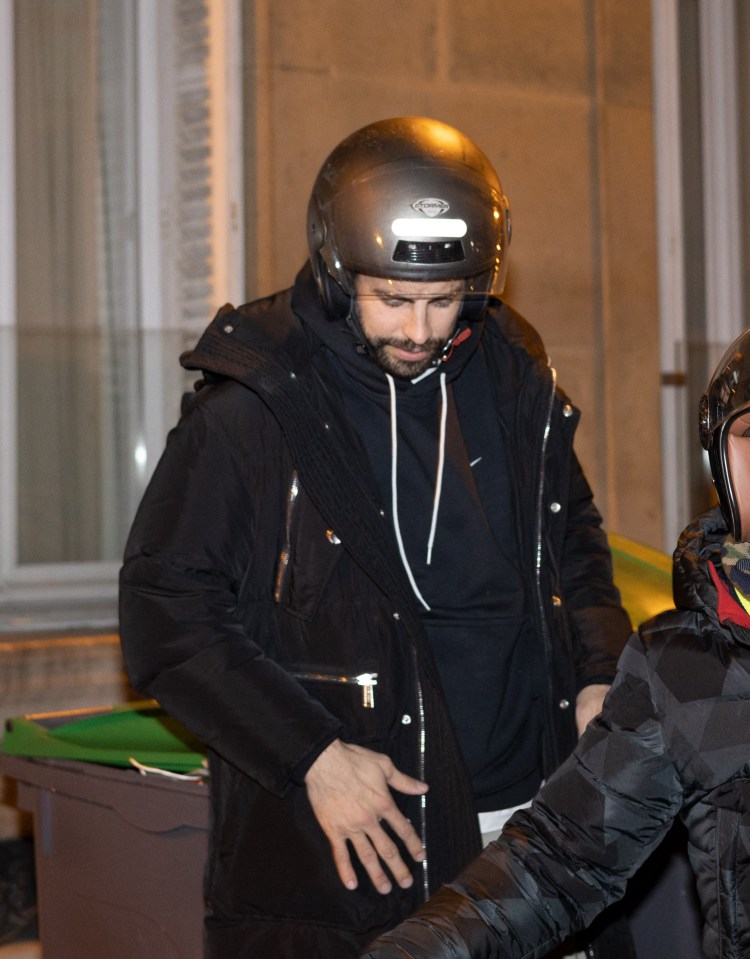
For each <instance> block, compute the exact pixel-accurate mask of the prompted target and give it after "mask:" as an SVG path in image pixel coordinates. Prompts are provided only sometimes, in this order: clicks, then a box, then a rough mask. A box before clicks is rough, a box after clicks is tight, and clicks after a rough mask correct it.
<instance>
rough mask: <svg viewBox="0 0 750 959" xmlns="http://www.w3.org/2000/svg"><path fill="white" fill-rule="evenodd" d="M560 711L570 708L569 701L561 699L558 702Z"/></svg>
mask: <svg viewBox="0 0 750 959" xmlns="http://www.w3.org/2000/svg"><path fill="white" fill-rule="evenodd" d="M559 706H560V709H567V708H568V706H570V701H569V700H567V699H561V700H560V702H559Z"/></svg>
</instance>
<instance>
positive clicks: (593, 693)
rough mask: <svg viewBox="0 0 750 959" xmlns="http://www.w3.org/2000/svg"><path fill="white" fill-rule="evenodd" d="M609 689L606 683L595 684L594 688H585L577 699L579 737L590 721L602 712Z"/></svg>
mask: <svg viewBox="0 0 750 959" xmlns="http://www.w3.org/2000/svg"><path fill="white" fill-rule="evenodd" d="M608 689H609V686H608V685H606V684H604V683H594V684H593V685H592V686H584V687H583V689H582V690H581V691H580V693H579V694H578V696H577V697H576V726H577V727H578V735H579V736H581V735H582V734H583V731H584V729H585V728H586V726H588V724H589V721H590V720H592V719H593V718H594V716H598V715H599V713H600V712H601V711H602V703H603V702H604V697H605V696H606V695H607V690H608Z"/></svg>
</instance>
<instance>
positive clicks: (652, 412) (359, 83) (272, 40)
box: [243, 0, 664, 548]
mask: <svg viewBox="0 0 750 959" xmlns="http://www.w3.org/2000/svg"><path fill="white" fill-rule="evenodd" d="M243 10H244V16H245V49H246V87H245V94H246V113H245V120H246V129H245V145H246V157H247V162H246V186H247V199H248V223H247V249H248V285H249V291H248V292H249V295H250V296H254V295H259V294H265V293H268V292H271V291H272V290H274V289H276V288H278V287H281V286H285V285H288V284H289V283H291V282H292V280H293V278H294V275H295V273H296V270H297V269H298V267H299V266H300V265H301V264H302V262H303V261H304V258H305V212H306V206H307V199H308V195H309V190H310V187H311V185H312V181H313V179H314V177H315V174H316V173H317V170H318V168H319V166H320V164H321V163H322V161H323V160H324V158H325V156H326V155H327V153H328V152H329V151H330V150H331V149H332V148H333V147H334V146H335V145H336V144H337V143H338V142H339V141H340V140H341V139H342V138H343V137H344V136H346V135H347V134H348V133H350V132H352V131H353V130H354V129H356V128H358V127H359V126H362V125H364V124H366V123H369V122H371V121H373V120H375V119H380V118H383V117H386V116H395V115H403V114H422V115H428V116H434V117H437V118H438V119H441V120H444V121H446V122H448V123H452V124H454V125H455V126H457V127H459V128H460V129H462V130H463V131H465V132H466V133H467V134H469V136H471V137H472V138H474V139H475V140H476V142H477V143H478V144H479V145H480V146H481V147H482V148H483V149H484V151H485V152H486V153H487V154H488V155H489V157H490V159H491V160H492V161H493V163H494V164H495V166H496V167H497V169H498V172H499V174H500V177H501V180H502V183H503V187H504V189H505V192H506V193H507V195H508V197H509V199H510V203H511V209H512V216H513V242H512V244H511V251H510V252H511V255H510V271H509V277H508V285H507V288H506V298H507V299H508V301H509V302H510V303H511V304H512V305H513V306H514V307H516V309H518V310H520V311H521V312H522V313H524V314H525V315H526V316H527V318H528V319H529V320H531V322H532V323H534V325H535V326H537V328H538V329H539V331H540V332H541V334H542V335H543V337H544V339H545V342H546V344H547V348H548V350H549V353H550V357H551V361H552V364H553V365H554V366H555V367H556V368H557V370H558V373H559V377H560V382H561V384H562V385H563V386H564V388H565V389H566V391H567V392H568V393H569V394H570V395H571V397H572V398H573V400H574V401H575V402H576V403H577V404H578V405H579V406H580V407H581V409H582V411H583V418H582V422H581V427H580V431H579V434H578V442H577V449H578V453H579V456H580V458H581V460H582V462H583V463H584V466H585V469H586V471H587V474H588V476H589V479H590V481H591V484H592V486H593V488H594V491H595V494H596V498H597V502H598V504H599V506H600V508H601V509H602V512H603V513H604V516H605V522H606V524H607V527H608V528H609V529H611V530H612V531H615V532H619V533H622V534H624V535H627V536H630V537H632V538H635V539H638V540H641V541H643V542H645V543H647V544H648V545H651V546H654V547H657V548H663V547H664V544H663V543H662V506H661V496H662V494H661V464H660V438H659V425H658V424H659V412H658V411H659V380H658V376H659V370H658V342H659V331H658V299H657V265H656V229H655V201H654V158H653V136H652V120H653V116H652V100H651V21H650V0H632V2H630V3H627V4H624V3H622V2H618V0H462V2H461V3H456V2H455V0H410V2H408V3H403V2H402V0H379V2H378V3H375V4H374V3H371V2H370V0H314V2H313V0H291V2H289V3H275V2H273V0H244V6H243Z"/></svg>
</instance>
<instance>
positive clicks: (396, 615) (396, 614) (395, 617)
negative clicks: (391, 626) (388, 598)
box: [393, 613, 401, 619]
mask: <svg viewBox="0 0 750 959" xmlns="http://www.w3.org/2000/svg"><path fill="white" fill-rule="evenodd" d="M393 618H394V619H401V614H400V613H394V614H393Z"/></svg>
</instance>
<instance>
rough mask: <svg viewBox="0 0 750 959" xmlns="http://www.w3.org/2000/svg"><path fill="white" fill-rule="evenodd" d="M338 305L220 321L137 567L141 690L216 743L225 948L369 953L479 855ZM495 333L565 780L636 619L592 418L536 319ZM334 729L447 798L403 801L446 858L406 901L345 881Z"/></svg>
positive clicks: (136, 531)
mask: <svg viewBox="0 0 750 959" xmlns="http://www.w3.org/2000/svg"><path fill="white" fill-rule="evenodd" d="M320 309H321V308H320V303H319V300H318V297H317V294H316V291H315V287H314V284H313V282H312V280H311V278H310V276H309V275H308V274H303V275H302V276H301V277H300V279H299V280H298V283H297V284H296V286H295V288H294V289H293V290H292V291H287V292H285V293H283V294H280V295H278V296H276V297H273V298H270V299H268V300H264V301H261V302H259V303H255V304H251V305H249V306H245V307H241V308H240V309H238V310H232V309H231V308H229V309H225V310H224V311H222V312H220V314H219V315H218V316H217V318H216V319H215V320H214V322H213V323H212V324H211V326H210V327H209V328H208V330H207V331H206V333H205V334H204V336H203V337H202V339H201V341H200V343H199V344H198V346H197V348H196V350H195V351H193V353H191V354H190V355H189V356H188V357H187V358H186V359H185V361H184V362H185V364H186V365H187V366H188V367H190V368H195V369H200V370H202V371H204V375H205V385H204V387H203V388H202V389H200V390H199V391H198V393H197V394H196V396H195V397H194V398H193V399H192V400H191V401H190V402H189V403H188V404H187V407H186V411H185V415H184V416H183V418H182V420H181V422H180V424H179V425H178V426H177V428H176V429H175V430H173V431H172V433H171V434H170V437H169V440H168V444H167V448H166V451H165V453H164V456H163V458H162V460H161V462H160V463H159V465H158V466H157V469H156V472H155V475H154V477H153V479H152V481H151V484H150V486H149V489H148V490H147V492H146V494H145V496H144V499H143V502H142V504H141V507H140V509H139V512H138V515H137V517H136V519H135V522H134V525H133V529H132V532H131V536H130V539H129V542H128V545H127V549H126V556H125V563H124V566H123V570H122V575H121V636H122V644H123V649H124V653H125V658H126V662H127V665H128V669H129V672H130V675H131V678H132V681H133V684H134V685H135V687H136V688H137V689H138V690H140V691H142V692H144V693H147V694H148V695H151V696H154V697H155V698H157V699H158V700H159V701H160V702H161V703H162V705H163V706H164V707H165V708H166V709H167V710H168V711H169V712H170V713H172V714H173V715H175V716H176V717H178V718H179V719H180V720H181V721H182V722H183V723H184V724H185V725H186V726H187V727H188V728H190V729H191V730H192V731H193V732H194V733H195V734H196V735H197V736H199V737H200V738H201V739H202V740H203V741H204V742H205V743H206V744H207V745H208V747H209V749H210V754H211V777H212V778H211V795H212V809H213V835H212V855H211V858H210V865H209V871H208V874H207V896H208V955H209V956H212V957H228V956H231V957H232V959H242V957H246V956H247V957H250V956H253V957H255V956H259V955H269V956H270V955H273V956H274V959H283V957H284V956H290V957H292V956H293V957H299V956H325V957H327V959H335V957H351V956H354V955H356V953H357V952H358V950H359V949H360V948H362V946H363V945H364V944H365V943H366V942H368V941H369V940H370V939H372V937H373V936H374V935H375V934H376V933H377V932H378V931H379V930H383V929H385V928H388V927H389V926H390V925H392V924H393V923H394V922H395V921H397V920H398V919H399V918H402V917H403V916H406V915H408V914H409V913H410V912H411V911H413V909H414V908H415V907H416V906H417V905H418V904H419V902H420V901H421V900H422V899H423V898H424V895H425V893H427V892H429V891H434V890H435V889H436V888H437V887H438V885H439V884H440V883H441V882H444V881H447V880H448V879H449V878H451V877H452V876H454V875H455V874H456V873H457V872H458V870H459V869H460V868H463V866H464V865H465V864H466V863H467V862H468V861H469V860H470V859H471V857H472V856H473V855H474V854H475V853H476V852H477V851H478V830H477V824H476V816H475V814H474V811H473V808H472V799H471V795H470V791H469V786H468V782H467V779H466V775H465V771H464V768H463V763H462V760H461V759H460V756H459V754H458V750H457V748H456V745H455V739H454V735H453V732H452V728H451V725H450V721H449V719H448V716H447V712H446V708H445V703H444V700H443V696H442V693H441V690H440V684H439V681H438V680H437V677H436V671H435V666H434V663H433V662H432V658H431V656H430V653H429V649H428V648H427V644H426V640H425V636H424V631H423V628H422V624H421V621H420V614H419V611H418V610H417V608H416V604H415V600H414V597H413V594H412V592H411V590H410V587H409V585H408V582H407V580H406V577H405V574H404V570H403V566H402V564H401V561H400V558H399V556H398V553H397V551H396V548H395V544H394V538H393V535H392V531H391V530H390V528H389V524H388V521H387V520H386V519H385V517H384V515H383V510H382V509H381V504H380V502H379V500H378V495H377V492H376V490H375V486H374V483H373V481H372V479H371V476H370V469H369V466H368V464H367V459H366V456H365V455H364V452H363V451H362V450H361V449H360V447H359V444H358V439H357V436H356V435H354V434H353V433H352V431H351V429H350V428H349V426H348V424H347V423H346V422H345V420H344V419H343V417H342V403H341V400H340V397H339V396H338V393H337V388H336V383H335V380H334V378H333V377H332V376H331V374H330V367H329V361H328V359H327V354H326V349H325V347H324V345H323V344H322V342H321V341H320V340H319V339H318V337H316V336H315V334H314V333H313V332H312V328H311V324H310V319H311V317H313V316H315V319H316V321H318V322H319V321H320V316H319V315H317V314H316V313H315V311H320ZM485 327H486V328H485V329H484V333H483V335H482V337H481V344H480V349H481V350H483V351H484V354H485V356H486V362H487V365H488V367H489V368H490V370H491V372H492V378H493V382H494V384H495V387H496V393H495V403H496V408H497V415H498V417H499V418H500V419H501V421H502V422H503V423H504V424H505V428H506V430H507V433H508V435H509V436H510V437H511V438H512V443H513V463H514V485H515V489H516V492H517V496H518V498H519V500H520V504H519V510H518V515H519V539H520V541H521V543H522V547H523V559H524V564H525V566H524V568H525V570H526V571H527V575H528V576H529V577H530V578H531V579H532V580H533V581H534V583H535V584H536V585H535V594H534V595H535V597H536V600H535V604H534V610H533V615H534V616H535V618H536V622H537V626H538V629H537V633H538V636H539V641H540V642H541V643H543V648H544V655H545V657H546V662H547V666H548V675H549V688H548V697H547V723H546V732H545V758H546V767H547V771H550V770H551V769H552V768H554V766H555V765H557V763H558V762H559V761H560V759H561V758H562V757H563V756H564V755H565V754H566V752H567V751H568V750H569V749H570V748H571V746H572V744H573V742H574V740H575V728H574V717H573V705H574V703H575V696H576V693H577V691H578V690H579V689H580V687H581V686H583V685H585V684H586V683H588V682H592V681H608V680H609V678H610V677H611V676H612V675H613V674H614V664H615V661H616V656H617V653H618V652H619V649H620V648H621V646H622V644H623V643H624V640H625V638H626V636H627V633H628V631H629V627H628V623H627V617H626V616H625V614H624V613H623V611H622V609H621V608H620V606H619V601H618V596H617V593H616V590H614V588H613V586H612V581H611V564H610V557H609V552H608V549H607V546H606V540H605V538H604V535H603V533H602V531H601V530H600V528H599V522H600V518H599V515H598V513H597V511H596V509H595V507H594V506H593V503H592V499H591V492H590V489H589V487H588V485H587V483H586V480H585V478H584V476H583V474H582V472H581V470H580V467H579V465H578V463H577V461H576V458H575V455H574V454H573V451H572V439H573V432H574V428H575V424H576V421H577V413H576V411H575V410H574V409H573V407H572V406H571V405H570V404H569V403H568V402H567V400H566V399H565V397H564V396H562V395H561V394H560V393H559V392H558V391H556V390H555V388H554V381H553V374H552V372H551V371H550V370H549V369H548V367H547V364H546V357H545V355H544V352H543V350H542V347H541V344H540V342H539V340H538V337H537V336H536V334H534V332H533V330H531V328H530V327H528V326H527V325H526V324H525V323H524V321H523V320H522V319H521V318H520V317H518V316H516V315H515V314H513V313H512V312H511V311H510V310H508V309H507V308H506V307H504V306H502V305H501V304H499V303H498V304H496V305H494V306H493V308H492V310H491V315H490V318H489V319H488V320H487V322H486V324H485ZM477 329H478V332H481V326H480V327H478V328H477ZM552 504H555V505H554V506H552ZM335 737H342V738H343V739H344V740H346V741H349V742H356V743H359V744H362V745H366V746H368V747H370V748H372V749H376V750H378V751H382V752H385V753H387V754H388V755H389V756H391V758H392V759H393V761H394V762H395V764H396V766H397V767H399V768H400V769H402V770H404V771H405V772H408V773H410V774H412V775H415V776H419V777H421V778H424V779H426V781H427V782H429V784H430V793H429V795H428V797H427V800H426V803H425V804H422V803H421V801H420V800H418V799H413V798H408V797H403V796H400V795H399V797H398V801H399V803H400V805H401V806H402V808H403V810H404V811H405V813H406V815H407V816H409V817H410V818H411V819H412V821H413V822H414V823H415V824H417V825H418V827H419V829H420V830H421V831H422V833H423V837H424V839H425V842H426V846H427V850H428V861H429V866H428V867H427V868H426V869H424V868H423V867H422V865H421V864H419V865H418V864H415V865H414V870H415V879H416V882H415V884H414V887H413V888H412V889H411V890H394V892H393V893H392V894H391V895H390V896H387V897H383V896H380V895H378V894H377V893H374V892H373V891H371V888H370V886H369V881H368V880H367V879H366V877H365V876H364V874H362V875H361V876H360V880H361V881H360V886H359V889H358V890H356V891H355V892H347V891H345V890H343V887H342V886H341V884H340V881H339V879H338V877H337V874H336V872H335V868H334V866H333V862H332V859H331V856H330V853H329V850H328V844H327V841H326V839H325V836H324V834H323V832H322V830H321V829H320V828H319V826H318V824H317V822H316V821H315V819H314V817H313V814H312V811H311V809H310V807H309V804H308V802H307V798H306V792H305V789H304V785H303V778H304V774H305V772H306V771H307V769H308V768H309V766H310V764H311V763H312V762H313V761H314V759H315V758H316V757H317V756H318V755H319V753H320V752H321V751H322V749H323V748H324V747H325V746H326V745H327V744H328V743H329V742H330V741H331V740H332V739H334V738H335ZM438 744H439V746H438Z"/></svg>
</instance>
